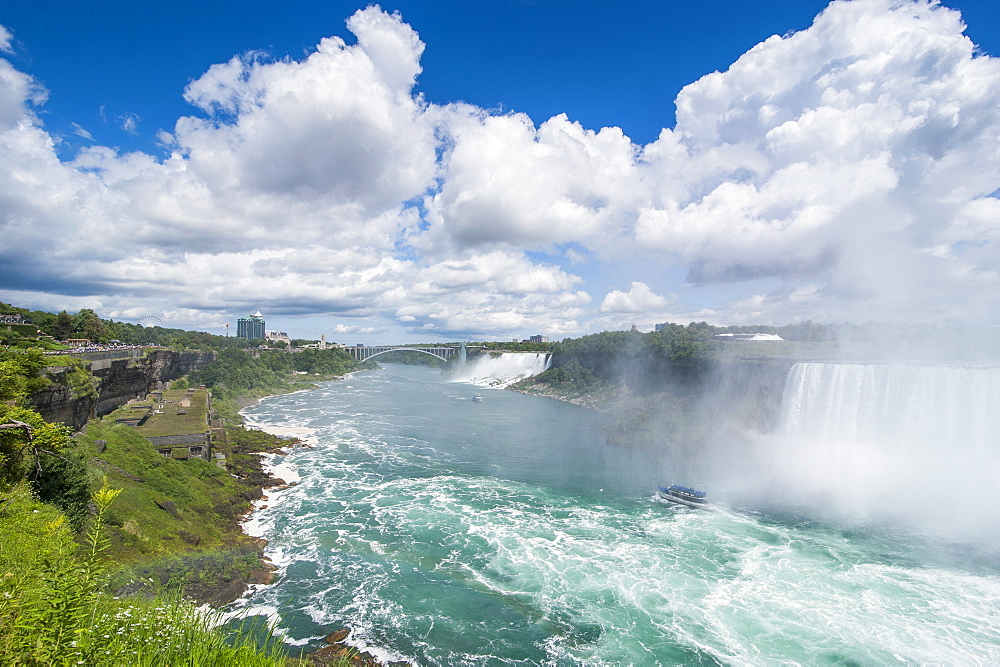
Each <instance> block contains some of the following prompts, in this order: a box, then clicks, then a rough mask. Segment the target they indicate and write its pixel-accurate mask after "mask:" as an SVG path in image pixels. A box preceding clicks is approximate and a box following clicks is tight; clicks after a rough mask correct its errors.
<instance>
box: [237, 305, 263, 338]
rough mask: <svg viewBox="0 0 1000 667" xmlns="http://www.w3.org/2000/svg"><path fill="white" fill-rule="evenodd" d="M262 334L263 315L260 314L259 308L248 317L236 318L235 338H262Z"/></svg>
mask: <svg viewBox="0 0 1000 667" xmlns="http://www.w3.org/2000/svg"><path fill="white" fill-rule="evenodd" d="M264 336H265V333H264V316H263V315H261V314H260V311H259V310H258V311H257V312H256V313H254V314H253V315H251V316H250V317H241V318H240V319H238V320H236V337H237V338H246V339H247V340H250V339H251V338H264Z"/></svg>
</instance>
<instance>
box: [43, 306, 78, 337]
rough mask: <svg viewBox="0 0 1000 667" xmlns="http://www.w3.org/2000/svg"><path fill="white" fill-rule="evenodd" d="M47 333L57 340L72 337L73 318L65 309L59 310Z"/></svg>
mask: <svg viewBox="0 0 1000 667" xmlns="http://www.w3.org/2000/svg"><path fill="white" fill-rule="evenodd" d="M49 334H50V335H51V336H52V337H53V338H56V339H58V340H66V339H67V338H72V337H73V320H72V318H70V316H69V313H67V312H66V311H65V310H62V311H59V314H58V315H56V321H55V324H53V325H52V328H51V329H50V330H49Z"/></svg>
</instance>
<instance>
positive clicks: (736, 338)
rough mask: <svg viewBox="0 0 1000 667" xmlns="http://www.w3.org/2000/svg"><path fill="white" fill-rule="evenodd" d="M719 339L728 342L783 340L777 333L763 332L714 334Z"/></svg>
mask: <svg viewBox="0 0 1000 667" xmlns="http://www.w3.org/2000/svg"><path fill="white" fill-rule="evenodd" d="M715 337H716V338H718V339H719V340H721V341H725V342H729V343H749V342H758V341H771V342H778V341H783V340H785V339H784V338H782V337H781V336H778V335H777V334H765V333H722V334H716V336H715Z"/></svg>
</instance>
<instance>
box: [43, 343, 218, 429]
mask: <svg viewBox="0 0 1000 667" xmlns="http://www.w3.org/2000/svg"><path fill="white" fill-rule="evenodd" d="M214 360H215V352H200V351H193V352H174V351H172V350H154V351H152V352H150V353H149V354H147V355H146V356H145V357H139V358H134V359H115V360H104V361H95V362H92V363H91V365H90V370H91V373H92V374H93V375H94V377H95V378H96V379H97V383H98V384H97V387H96V393H95V394H92V395H89V396H87V395H75V392H74V391H73V389H72V388H71V387H70V386H69V382H68V381H67V378H66V372H67V369H66V368H61V367H52V368H50V369H49V378H50V379H51V380H52V383H51V384H50V385H49V386H48V387H47V388H45V389H43V390H42V391H39V392H36V393H35V394H33V395H32V396H31V403H32V406H33V407H34V409H36V410H38V412H39V413H41V415H42V416H43V417H44V418H45V419H46V420H47V421H51V422H62V423H64V424H66V425H67V426H69V427H70V428H72V429H73V430H75V431H76V430H79V429H81V428H82V427H83V425H84V424H86V423H87V420H88V419H89V418H90V417H92V416H95V417H101V416H104V415H106V414H108V413H110V412H112V411H113V410H114V409H115V408H117V407H119V406H121V405H124V404H126V403H128V402H129V401H130V400H133V399H140V400H141V399H144V398H145V397H146V395H147V394H148V393H149V392H150V391H154V390H157V389H161V388H162V387H163V384H164V383H166V382H169V381H170V380H176V379H177V378H179V377H181V376H183V375H185V374H187V373H189V372H191V371H195V370H198V369H201V368H204V367H205V366H206V365H208V364H209V363H211V362H212V361H214Z"/></svg>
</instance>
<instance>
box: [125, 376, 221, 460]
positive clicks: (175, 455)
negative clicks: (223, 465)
mask: <svg viewBox="0 0 1000 667" xmlns="http://www.w3.org/2000/svg"><path fill="white" fill-rule="evenodd" d="M211 401H212V399H211V394H210V393H209V391H208V390H207V389H205V388H204V387H201V388H197V389H195V388H192V389H168V390H165V391H162V392H160V391H155V392H151V393H150V394H149V397H148V399H147V400H146V401H144V402H142V403H132V404H130V405H126V406H123V407H121V408H119V409H118V410H116V411H115V412H114V413H112V414H111V415H110V417H111V418H113V419H114V421H115V422H116V423H119V424H127V425H128V426H131V427H133V428H135V430H136V431H137V432H138V433H139V435H141V436H142V437H143V438H145V439H146V440H148V441H149V442H150V444H152V446H153V447H154V448H155V449H156V451H158V452H159V453H160V454H162V455H163V456H166V457H168V458H172V459H180V460H186V459H190V458H199V459H205V460H206V461H209V460H211V458H212V440H213V437H212V435H213V431H214V430H215V429H213V428H212V424H211V421H210V416H211V412H212V404H211Z"/></svg>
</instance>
